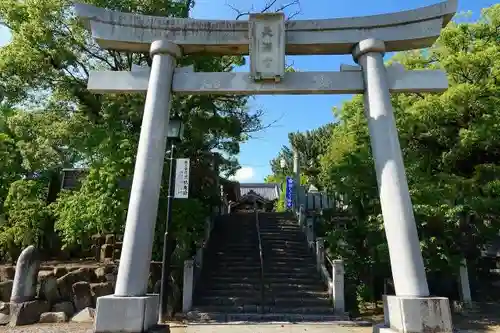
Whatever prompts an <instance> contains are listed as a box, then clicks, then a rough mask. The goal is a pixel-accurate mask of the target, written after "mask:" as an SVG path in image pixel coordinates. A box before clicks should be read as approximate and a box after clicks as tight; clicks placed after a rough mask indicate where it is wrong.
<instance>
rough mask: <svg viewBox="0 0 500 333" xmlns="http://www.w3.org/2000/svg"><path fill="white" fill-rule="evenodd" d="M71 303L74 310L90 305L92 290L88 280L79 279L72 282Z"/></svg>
mask: <svg viewBox="0 0 500 333" xmlns="http://www.w3.org/2000/svg"><path fill="white" fill-rule="evenodd" d="M73 304H74V305H75V309H76V311H81V310H83V309H85V308H87V307H92V292H91V290H90V284H89V283H88V282H84V281H80V282H77V283H74V284H73Z"/></svg>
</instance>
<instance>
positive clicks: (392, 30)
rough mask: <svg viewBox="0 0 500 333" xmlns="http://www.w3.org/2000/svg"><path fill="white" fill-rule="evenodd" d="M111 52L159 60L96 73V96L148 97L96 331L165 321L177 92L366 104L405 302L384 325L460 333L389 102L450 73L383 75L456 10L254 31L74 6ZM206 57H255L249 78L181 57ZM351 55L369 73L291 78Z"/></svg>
mask: <svg viewBox="0 0 500 333" xmlns="http://www.w3.org/2000/svg"><path fill="white" fill-rule="evenodd" d="M75 8H76V12H77V15H78V16H80V17H81V18H82V19H83V21H84V22H85V24H86V26H87V28H88V29H89V30H90V31H91V32H92V36H93V38H94V39H95V40H96V42H97V43H98V44H99V45H100V46H101V47H102V48H105V49H114V50H122V51H131V52H134V51H135V52H148V51H149V52H150V54H151V57H152V66H151V69H145V70H133V71H131V72H106V71H104V72H91V73H90V78H89V82H88V88H89V89H90V90H91V91H93V92H98V93H111V92H113V93H116V92H124V93H127V92H129V93H132V92H147V94H146V102H145V106H144V115H143V121H142V128H141V133H140V140H139V147H138V151H137V159H136V164H135V170H134V178H133V183H132V189H131V195H130V202H129V207H128V215H127V221H126V227H125V235H124V240H123V249H122V253H121V258H120V265H119V270H118V277H117V282H116V288H115V293H114V295H110V296H105V297H100V298H99V299H98V301H97V311H96V321H95V326H94V330H95V331H96V332H118V331H119V332H142V331H146V330H147V329H149V328H150V327H151V326H153V325H155V324H156V323H157V320H158V295H147V294H146V290H147V288H146V286H147V281H148V273H149V262H150V259H151V251H152V243H153V232H154V225H155V221H156V214H157V208H158V198H159V191H160V181H161V175H162V170H163V161H164V155H165V148H166V147H165V146H166V129H167V126H168V122H169V112H170V110H169V109H170V99H171V92H174V93H178V94H240V95H254V94H358V93H359V94H364V98H365V115H366V117H367V120H368V126H369V132H370V138H371V146H372V151H373V156H374V160H375V169H376V175H377V182H378V187H379V194H380V203H381V207H382V214H383V218H384V226H385V232H386V236H387V242H388V246H389V253H390V261H391V267H392V275H393V279H394V285H395V289H396V296H387V297H386V299H385V301H384V305H385V311H384V313H385V326H384V327H378V328H377V330H378V329H380V330H392V331H397V332H424V331H426V332H427V331H429V330H432V331H433V332H451V329H452V327H451V318H450V308H449V303H448V300H447V299H446V298H435V297H429V289H428V286H427V280H426V276H425V269H424V264H423V259H422V254H421V251H420V246H419V240H418V235H417V229H416V225H415V218H414V216H413V208H412V204H411V199H410V195H409V191H408V184H407V180H406V175H405V170H404V166H403V159H402V154H401V148H400V145H399V140H398V134H397V129H396V125H395V120H394V115H393V109H392V105H391V101H390V94H391V93H398V92H442V91H444V90H446V89H447V86H448V84H447V79H446V75H445V73H443V72H441V71H430V70H418V71H406V70H404V68H402V66H400V65H393V66H390V67H388V68H386V67H385V66H384V62H383V55H384V53H385V52H390V51H403V50H410V49H418V48H425V47H429V46H431V45H432V43H433V42H434V41H435V40H436V38H437V37H438V36H439V34H440V31H441V29H442V27H444V26H445V25H446V24H447V23H448V22H449V21H450V20H451V18H452V17H453V15H454V14H455V12H456V8H457V2H456V0H448V1H445V2H441V3H438V4H435V5H431V6H428V7H422V8H418V9H415V10H409V11H402V12H397V13H391V14H384V15H374V16H366V17H353V18H339V19H327V20H297V21H286V20H285V18H284V15H283V14H281V13H273V14H252V15H250V18H249V20H248V21H224V20H195V19H179V18H166V17H154V16H146V15H137V14H129V13H121V12H117V11H110V10H106V9H101V8H97V7H93V6H89V5H84V4H77V5H75ZM197 52H205V53H211V54H214V55H243V54H250V68H251V72H250V73H195V72H193V71H192V69H185V68H184V69H176V68H175V67H176V59H177V58H179V57H181V55H183V54H192V53H197ZM286 54H289V55H312V54H324V55H334V54H352V56H353V58H354V61H355V62H356V63H357V64H359V66H351V65H345V66H344V65H343V66H342V67H341V69H340V71H339V72H297V73H285V55H286Z"/></svg>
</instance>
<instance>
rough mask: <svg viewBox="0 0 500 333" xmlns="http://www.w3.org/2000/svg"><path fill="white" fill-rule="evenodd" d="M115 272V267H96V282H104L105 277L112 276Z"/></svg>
mask: <svg viewBox="0 0 500 333" xmlns="http://www.w3.org/2000/svg"><path fill="white" fill-rule="evenodd" d="M114 271H115V266H114V265H104V266H100V267H97V268H96V269H95V270H94V274H95V276H96V280H97V282H106V281H107V280H106V275H107V274H113V273H114Z"/></svg>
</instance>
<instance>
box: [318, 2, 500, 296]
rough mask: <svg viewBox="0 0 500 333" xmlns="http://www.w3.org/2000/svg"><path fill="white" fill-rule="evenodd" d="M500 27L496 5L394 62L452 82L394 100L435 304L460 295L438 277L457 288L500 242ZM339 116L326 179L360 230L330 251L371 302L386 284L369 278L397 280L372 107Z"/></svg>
mask: <svg viewBox="0 0 500 333" xmlns="http://www.w3.org/2000/svg"><path fill="white" fill-rule="evenodd" d="M499 26H500V6H499V5H495V6H492V7H490V8H488V9H485V10H484V11H483V13H482V17H481V19H480V20H479V21H477V22H473V23H462V24H454V23H453V24H450V25H449V26H448V27H447V28H445V29H444V30H443V32H442V34H441V37H440V38H439V40H438V41H437V43H436V44H435V45H434V46H433V47H432V48H429V49H427V50H421V51H411V52H404V53H399V54H397V55H396V56H395V57H393V59H391V61H390V62H392V61H398V62H400V63H402V64H403V65H404V66H405V67H406V68H408V69H423V68H442V69H444V70H445V71H446V72H447V73H448V78H449V81H450V88H449V89H448V90H447V91H446V92H445V93H443V94H434V95H431V94H401V95H395V96H393V97H392V101H393V106H394V110H395V115H396V122H397V127H398V130H399V137H400V141H401V147H402V149H403V155H404V161H405V167H406V172H407V177H408V182H409V186H410V193H411V196H412V201H413V205H414V211H415V217H416V220H417V227H418V231H419V235H420V240H421V247H422V250H423V256H424V260H425V264H426V268H427V270H428V274H429V279H430V287H431V292H433V293H434V294H441V295H445V296H450V294H446V293H451V291H450V290H445V289H444V288H440V287H443V285H442V284H441V285H439V281H437V280H436V279H434V278H433V276H435V275H436V274H438V273H440V272H444V273H446V275H447V276H448V278H450V280H453V277H452V276H450V274H449V272H458V267H459V263H460V259H461V258H463V257H466V258H467V259H468V260H469V263H470V264H471V265H473V264H475V263H477V262H478V259H479V256H480V253H479V252H480V249H481V247H482V246H483V245H485V244H487V243H488V242H489V241H490V240H491V239H493V237H496V235H497V233H498V228H499V219H498V217H499V214H498V213H499V210H498V204H497V202H498V199H499V198H498V195H499V193H498V180H497V177H495V176H494V175H495V174H496V173H497V172H498V167H499V164H500V162H499V159H498V151H499V148H500V147H499V146H498V145H499V144H498V142H499V140H498V138H499V137H500V132H499V130H498V126H497V123H498V117H499V113H498V110H497V107H496V105H497V103H498V100H499V97H500V94H499V92H500V91H499V88H498V87H499V85H498V82H499V74H500V71H499V65H498V62H499V61H500V47H499V44H498V40H499V38H500V35H499V30H498V27H499ZM336 115H337V117H338V120H339V123H338V125H337V126H336V128H334V129H333V132H332V135H331V138H330V142H329V145H328V149H327V152H326V153H325V154H324V156H323V158H322V161H321V169H322V170H321V174H320V177H321V179H322V183H323V185H324V187H325V188H326V189H327V190H328V191H329V192H331V193H343V194H344V195H345V203H346V204H347V205H348V207H349V212H350V214H351V215H352V217H353V223H351V224H349V225H348V226H347V229H346V230H342V231H332V232H331V233H330V237H329V246H330V250H331V251H332V253H333V254H334V255H338V256H342V257H344V258H346V272H347V274H348V276H350V279H351V280H350V283H351V284H353V285H354V284H357V285H359V286H363V288H364V289H365V290H368V289H372V290H368V291H366V292H365V291H362V290H359V288H358V296H360V297H361V298H363V299H367V296H366V295H367V294H368V295H370V294H371V295H373V294H374V291H373V288H378V289H380V283H378V282H377V281H366V278H365V277H366V276H370V274H375V275H376V277H380V278H383V277H389V274H388V273H389V271H388V263H387V258H388V256H387V245H386V243H385V238H384V234H383V223H382V217H381V213H380V203H379V199H378V191H377V187H376V179H375V174H374V167H373V160H372V156H371V150H370V148H369V147H370V144H369V135H368V130H367V124H366V120H365V118H364V115H363V104H362V99H361V98H360V97H355V98H354V99H353V100H352V101H350V102H347V103H345V104H344V105H343V106H342V108H340V109H338V110H336ZM367 270H369V272H368V271H367ZM368 273H370V274H368ZM450 280H448V282H447V283H448V284H449V281H450ZM377 283H378V286H377ZM363 295H364V296H363ZM369 298H373V297H368V299H369Z"/></svg>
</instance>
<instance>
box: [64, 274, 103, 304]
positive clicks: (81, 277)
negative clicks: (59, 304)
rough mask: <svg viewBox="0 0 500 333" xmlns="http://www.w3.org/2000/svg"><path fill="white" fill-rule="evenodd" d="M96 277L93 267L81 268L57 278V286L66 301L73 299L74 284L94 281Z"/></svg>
mask: <svg viewBox="0 0 500 333" xmlns="http://www.w3.org/2000/svg"><path fill="white" fill-rule="evenodd" d="M93 279H95V274H94V270H93V269H91V268H80V269H77V270H74V271H71V272H69V273H68V274H66V275H64V276H61V277H60V278H58V279H57V288H58V289H59V294H60V295H61V299H63V300H65V301H73V289H72V288H73V284H75V283H77V282H80V281H86V282H89V281H92V280H93Z"/></svg>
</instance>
